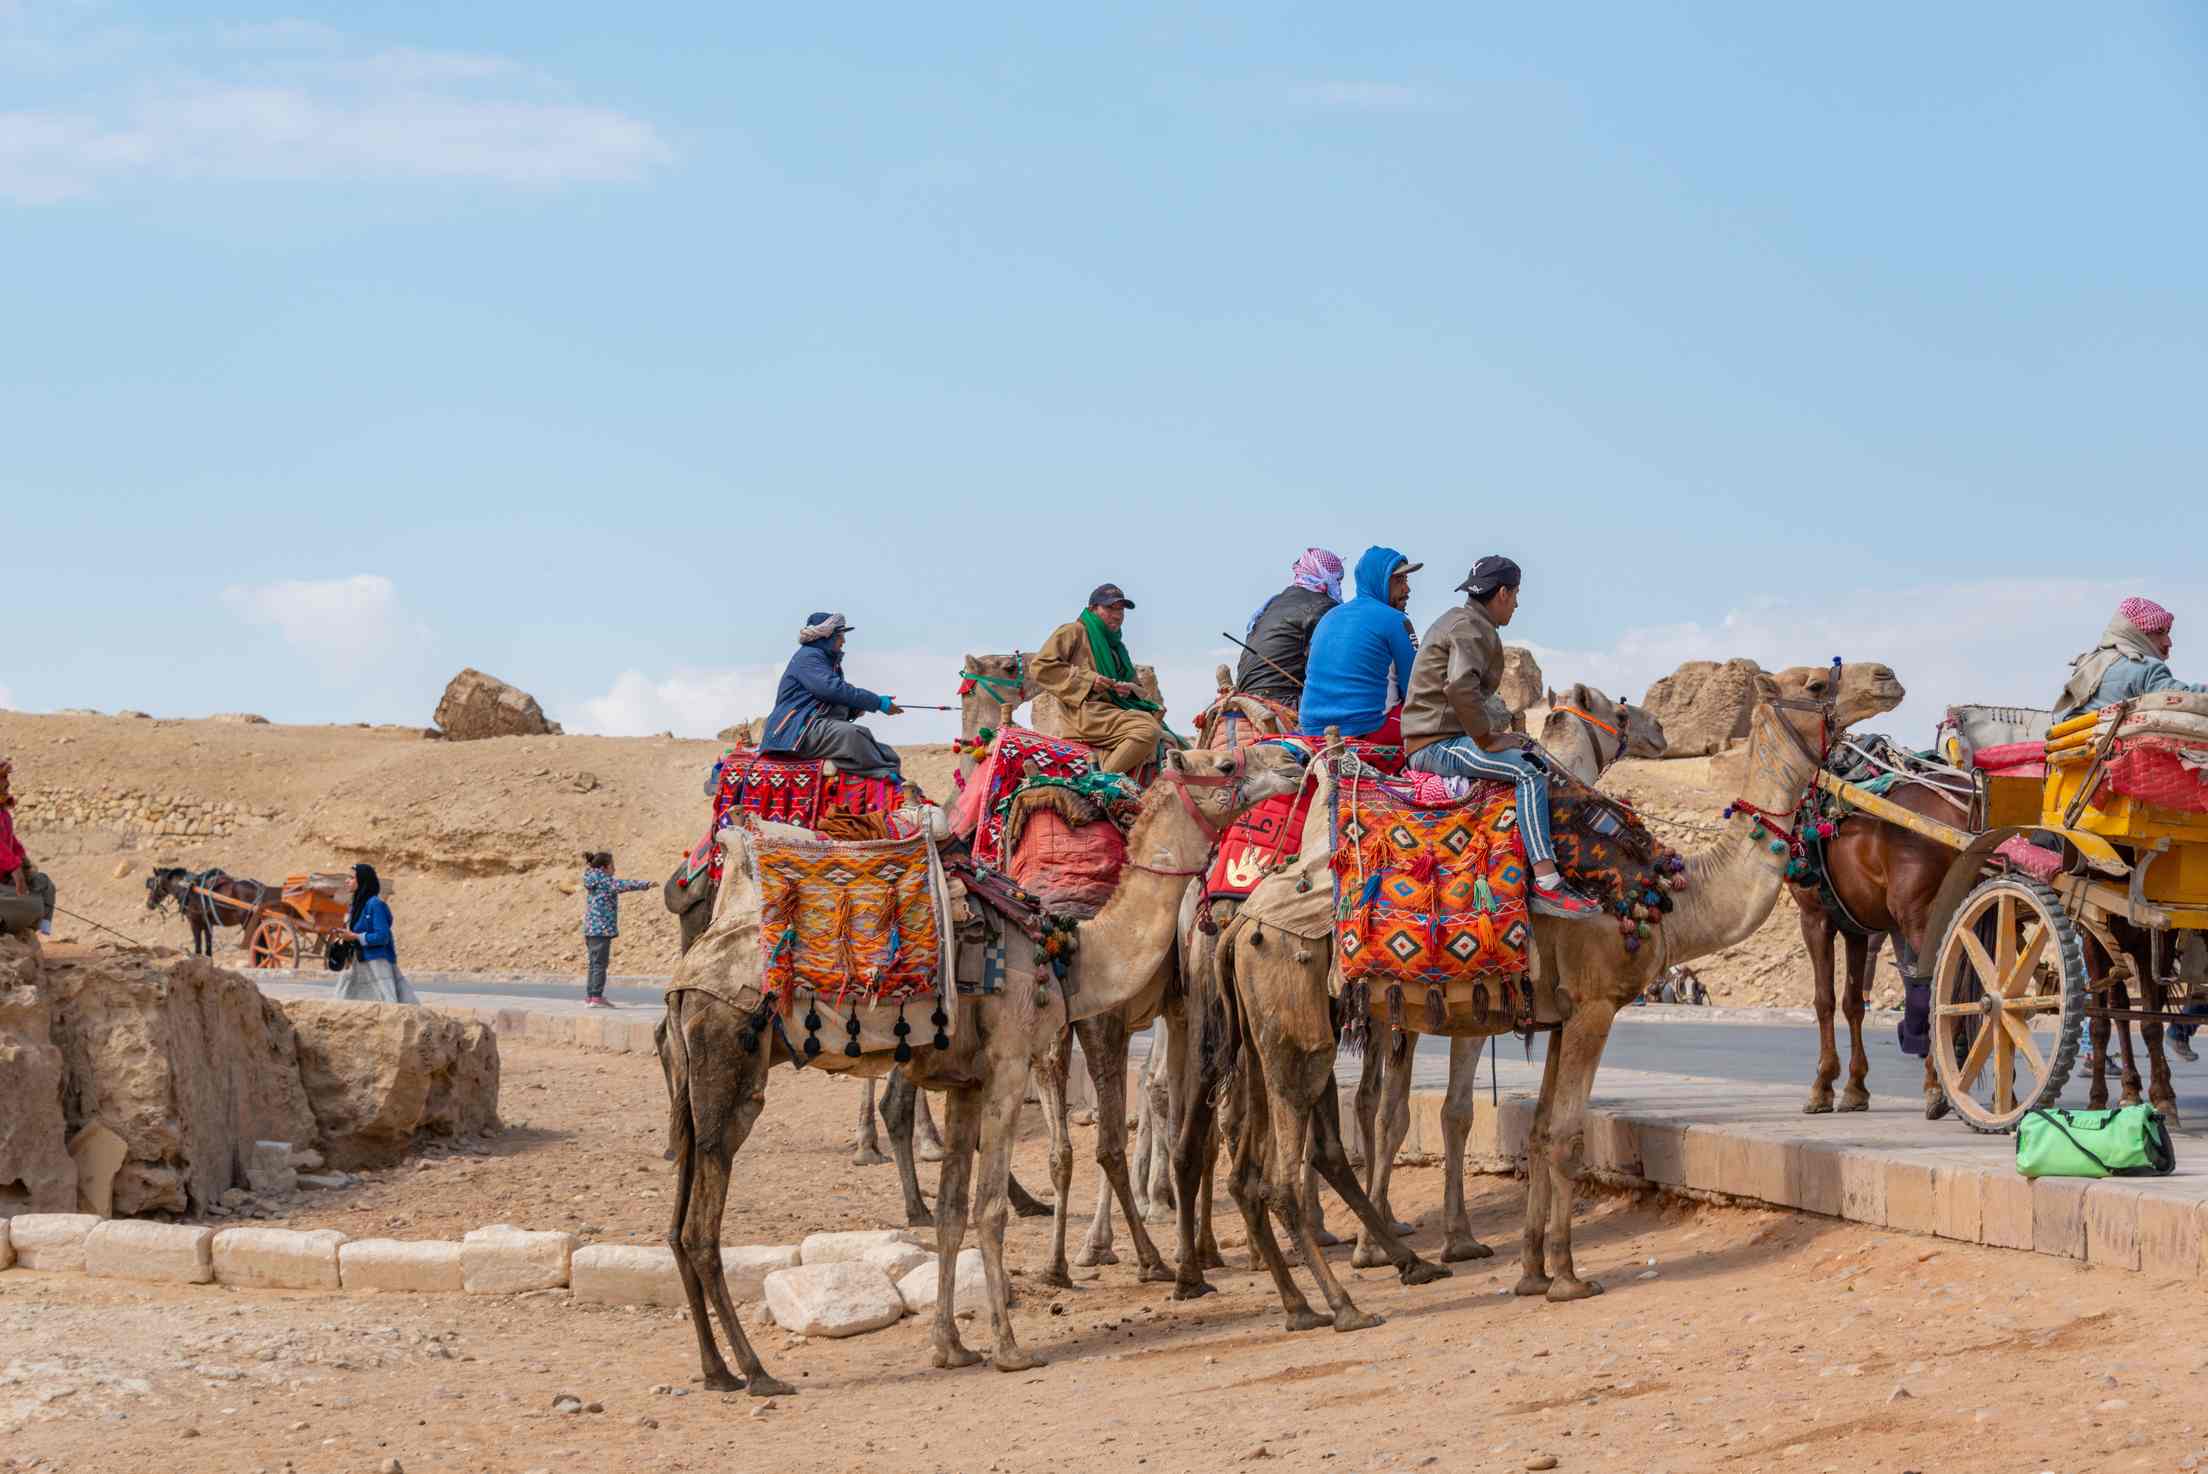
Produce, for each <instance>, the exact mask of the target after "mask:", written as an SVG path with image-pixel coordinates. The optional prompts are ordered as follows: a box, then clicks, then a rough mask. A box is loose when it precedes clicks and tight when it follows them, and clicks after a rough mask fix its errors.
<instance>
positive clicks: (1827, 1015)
mask: <svg viewBox="0 0 2208 1474" xmlns="http://www.w3.org/2000/svg"><path fill="white" fill-rule="evenodd" d="M1794 910H1795V914H1796V919H1797V920H1798V921H1800V923H1801V927H1802V945H1803V946H1804V947H1805V948H1807V949H1808V951H1809V970H1810V973H1811V975H1812V976H1813V977H1814V978H1815V979H1816V983H1815V986H1814V989H1813V991H1812V997H1813V999H1814V1001H1815V1004H1816V1008H1817V1073H1816V1074H1815V1075H1814V1076H1812V1077H1811V1079H1810V1082H1809V1100H1808V1102H1807V1103H1806V1104H1805V1105H1803V1107H1802V1111H1803V1113H1804V1114H1806V1115H1811V1116H1819V1115H1823V1114H1824V1113H1825V1112H1827V1111H1829V1110H1831V1109H1832V1082H1833V1081H1835V1080H1837V1079H1839V1078H1840V1051H1839V1050H1838V1049H1837V1048H1836V1047H1835V1046H1834V1044H1833V1038H1832V1018H1833V986H1832V937H1833V925H1832V918H1831V917H1829V916H1827V915H1826V914H1825V908H1824V907H1823V906H1821V905H1819V904H1818V903H1817V901H1816V900H1815V898H1814V897H1812V898H1808V899H1805V898H1804V897H1803V894H1802V892H1800V891H1798V890H1797V891H1795V892H1794Z"/></svg>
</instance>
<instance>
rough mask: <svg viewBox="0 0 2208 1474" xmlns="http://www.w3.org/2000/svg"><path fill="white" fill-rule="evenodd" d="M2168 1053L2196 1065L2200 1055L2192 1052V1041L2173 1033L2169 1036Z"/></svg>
mask: <svg viewBox="0 0 2208 1474" xmlns="http://www.w3.org/2000/svg"><path fill="white" fill-rule="evenodd" d="M2170 1053H2172V1054H2174V1055H2176V1056H2177V1057H2178V1058H2179V1059H2181V1060H2184V1061H2185V1062H2186V1063H2187V1064H2195V1065H2197V1064H2199V1063H2200V1056H2199V1055H2198V1054H2196V1053H2194V1052H2193V1041H2192V1040H2190V1039H2180V1038H2178V1037H2177V1036H2176V1035H2175V1034H2172V1035H2171V1036H2170Z"/></svg>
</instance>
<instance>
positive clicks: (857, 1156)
mask: <svg viewBox="0 0 2208 1474" xmlns="http://www.w3.org/2000/svg"><path fill="white" fill-rule="evenodd" d="M851 1165H852V1166H854V1167H886V1166H888V1165H889V1158H887V1157H885V1156H883V1155H882V1154H881V1153H880V1152H878V1151H875V1150H874V1149H873V1148H872V1147H860V1148H859V1149H858V1150H857V1151H855V1152H853V1153H852V1154H851Z"/></svg>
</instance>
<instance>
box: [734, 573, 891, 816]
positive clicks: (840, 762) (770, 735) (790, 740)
mask: <svg viewBox="0 0 2208 1474" xmlns="http://www.w3.org/2000/svg"><path fill="white" fill-rule="evenodd" d="M851 628H852V626H851V622H850V621H849V620H847V619H845V618H844V617H843V616H842V615H840V614H815V615H813V616H811V617H810V618H808V619H807V620H806V621H805V628H803V629H801V630H799V631H798V632H797V653H796V654H795V655H792V656H791V657H790V663H789V664H788V665H786V666H784V667H783V668H782V684H781V685H780V686H778V687H777V688H776V689H775V693H774V710H773V711H772V712H771V713H769V714H768V717H767V731H766V735H765V736H764V737H762V738H760V740H759V750H760V751H761V752H771V753H778V754H783V755H787V756H790V757H806V758H822V759H825V760H828V761H831V762H833V763H834V764H835V765H836V771H837V772H839V773H842V774H844V775H845V776H846V777H851V778H887V779H890V780H891V781H893V782H894V781H898V780H901V779H902V777H903V776H904V775H903V773H902V772H901V770H900V768H899V765H898V759H897V749H896V748H894V747H891V746H889V745H887V744H886V743H883V742H880V741H877V740H876V739H875V736H874V734H873V733H872V732H869V731H867V730H866V728H864V727H862V726H860V725H859V724H858V718H859V717H860V716H862V715H864V714H866V713H868V712H880V713H881V714H882V715H884V716H896V715H897V714H898V713H900V712H902V711H903V710H904V708H903V707H901V706H899V705H898V704H897V703H896V702H895V701H893V700H891V699H890V698H889V697H887V696H877V695H875V694H874V693H873V692H872V691H869V690H867V689H866V688H865V687H863V686H854V685H852V684H851V683H850V682H849V681H846V680H845V679H844V678H843V641H844V636H845V635H847V634H849V633H850V632H851Z"/></svg>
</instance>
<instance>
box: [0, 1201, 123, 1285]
mask: <svg viewBox="0 0 2208 1474" xmlns="http://www.w3.org/2000/svg"><path fill="white" fill-rule="evenodd" d="M99 1223H100V1220H99V1219H97V1218H95V1217H93V1216H92V1215H91V1214H90V1213H18V1214H16V1215H15V1217H14V1218H13V1219H12V1220H11V1221H10V1222H9V1225H8V1236H9V1239H10V1241H11V1242H13V1244H14V1245H15V1262H16V1264H17V1266H18V1267H19V1268H23V1269H49V1270H66V1271H69V1272H71V1273H75V1274H82V1273H83V1272H84V1241H85V1239H86V1238H87V1237H89V1236H90V1235H91V1232H92V1230H93V1229H95V1228H97V1227H99Z"/></svg>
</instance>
